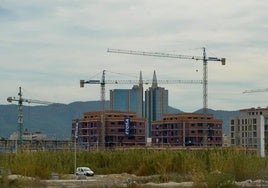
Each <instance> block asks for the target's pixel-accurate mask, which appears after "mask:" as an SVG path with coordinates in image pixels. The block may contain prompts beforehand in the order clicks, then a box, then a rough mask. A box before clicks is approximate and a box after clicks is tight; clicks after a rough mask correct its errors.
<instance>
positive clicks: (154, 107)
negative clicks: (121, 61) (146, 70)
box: [145, 71, 168, 137]
mask: <svg viewBox="0 0 268 188" xmlns="http://www.w3.org/2000/svg"><path fill="white" fill-rule="evenodd" d="M167 110H168V90H165V88H161V87H158V84H157V79H156V74H155V71H154V75H153V83H152V86H151V87H150V88H149V89H147V90H146V91H145V118H146V119H147V126H148V128H147V131H148V135H147V136H148V137H151V132H152V122H153V121H156V120H160V119H162V117H163V114H167Z"/></svg>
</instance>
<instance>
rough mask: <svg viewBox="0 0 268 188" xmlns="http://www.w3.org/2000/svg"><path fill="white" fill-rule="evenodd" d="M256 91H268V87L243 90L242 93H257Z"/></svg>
mask: <svg viewBox="0 0 268 188" xmlns="http://www.w3.org/2000/svg"><path fill="white" fill-rule="evenodd" d="M257 92H268V88H265V89H252V90H245V91H243V93H257Z"/></svg>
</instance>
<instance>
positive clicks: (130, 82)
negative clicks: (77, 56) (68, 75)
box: [80, 70, 203, 149]
mask: <svg viewBox="0 0 268 188" xmlns="http://www.w3.org/2000/svg"><path fill="white" fill-rule="evenodd" d="M154 74H155V72H154ZM153 82H154V80H153V81H152V80H143V79H142V76H141V72H140V79H139V80H105V70H103V72H102V78H101V80H88V81H85V80H80V87H81V88H83V87H84V85H85V84H100V86H101V109H102V114H101V140H102V147H103V149H105V127H104V122H105V121H104V111H105V84H141V85H142V84H152V83H153ZM157 83H160V84H202V83H203V81H202V80H157Z"/></svg>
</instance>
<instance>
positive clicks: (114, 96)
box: [110, 72, 144, 117]
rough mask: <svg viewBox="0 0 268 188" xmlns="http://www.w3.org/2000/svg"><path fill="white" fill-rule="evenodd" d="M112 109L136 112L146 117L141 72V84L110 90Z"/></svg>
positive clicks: (139, 115)
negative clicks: (130, 87) (129, 87)
mask: <svg viewBox="0 0 268 188" xmlns="http://www.w3.org/2000/svg"><path fill="white" fill-rule="evenodd" d="M110 109H111V110H119V111H123V112H135V113H136V114H137V116H138V117H144V112H143V111H144V110H143V109H144V108H143V83H142V75H141V72H140V80H139V85H134V86H133V87H132V89H114V90H110Z"/></svg>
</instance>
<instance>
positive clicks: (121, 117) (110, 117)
mask: <svg viewBox="0 0 268 188" xmlns="http://www.w3.org/2000/svg"><path fill="white" fill-rule="evenodd" d="M102 116H103V120H102ZM102 122H103V123H104V125H102ZM145 125H146V119H145V118H142V117H137V116H136V113H133V112H120V111H111V110H110V111H104V112H102V111H98V112H85V113H84V116H83V118H80V119H78V120H76V119H74V120H73V121H72V138H73V139H75V138H76V139H77V143H78V145H79V146H81V147H84V148H85V149H97V148H98V147H99V146H103V145H105V146H106V147H120V146H145V144H146V137H145V136H146V132H145V130H146V129H145ZM102 134H104V138H105V139H104V141H105V143H104V144H103V143H102V140H103V139H102Z"/></svg>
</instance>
